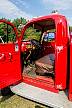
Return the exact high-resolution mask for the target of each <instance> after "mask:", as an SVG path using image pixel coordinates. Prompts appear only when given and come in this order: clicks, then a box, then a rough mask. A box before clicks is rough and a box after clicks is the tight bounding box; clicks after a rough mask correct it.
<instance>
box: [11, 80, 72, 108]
mask: <svg viewBox="0 0 72 108" xmlns="http://www.w3.org/2000/svg"><path fill="white" fill-rule="evenodd" d="M10 88H11V91H12V92H13V93H15V94H17V95H20V96H22V97H25V98H28V99H30V100H33V101H36V102H38V103H42V104H44V105H46V106H50V107H53V108H72V103H71V107H69V101H68V99H67V97H66V95H65V93H64V92H62V91H61V92H59V93H53V92H50V91H47V90H44V89H41V88H38V87H34V86H32V85H29V84H26V83H23V82H22V83H19V84H18V85H15V86H11V87H10Z"/></svg>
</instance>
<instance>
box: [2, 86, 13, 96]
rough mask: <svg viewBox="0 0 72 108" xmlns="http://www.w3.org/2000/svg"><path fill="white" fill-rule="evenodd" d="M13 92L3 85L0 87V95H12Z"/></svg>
mask: <svg viewBox="0 0 72 108" xmlns="http://www.w3.org/2000/svg"><path fill="white" fill-rule="evenodd" d="M12 94H13V93H12V92H11V90H10V88H9V87H5V88H3V89H1V95H2V96H8V95H12Z"/></svg>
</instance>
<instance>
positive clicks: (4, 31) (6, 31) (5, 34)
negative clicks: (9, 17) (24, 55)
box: [0, 23, 16, 43]
mask: <svg viewBox="0 0 72 108" xmlns="http://www.w3.org/2000/svg"><path fill="white" fill-rule="evenodd" d="M15 41H16V35H15V32H14V29H13V28H12V26H10V25H7V24H6V23H0V43H12V42H15Z"/></svg>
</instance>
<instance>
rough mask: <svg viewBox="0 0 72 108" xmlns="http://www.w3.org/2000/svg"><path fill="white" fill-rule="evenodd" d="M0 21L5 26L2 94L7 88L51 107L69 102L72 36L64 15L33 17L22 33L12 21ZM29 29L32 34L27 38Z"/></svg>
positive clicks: (0, 56)
mask: <svg viewBox="0 0 72 108" xmlns="http://www.w3.org/2000/svg"><path fill="white" fill-rule="evenodd" d="M0 22H1V23H4V26H3V27H5V28H4V29H3V30H4V32H5V34H3V35H2V36H0V89H1V92H2V94H3V95H6V94H8V92H9V91H8V90H7V89H8V88H10V90H11V91H12V92H13V93H15V94H17V95H20V96H23V97H25V98H28V99H31V100H33V101H36V102H39V103H42V104H44V105H47V106H51V107H54V108H56V107H57V108H66V106H67V105H68V106H69V105H71V104H72V103H71V102H70V101H68V99H69V100H72V80H71V79H72V67H71V65H72V56H71V55H72V38H71V37H70V34H69V28H68V23H67V19H66V18H65V16H63V15H59V14H51V15H48V16H43V17H38V18H34V19H32V20H31V21H29V22H28V23H27V24H26V25H25V26H24V27H23V28H22V30H21V35H18V31H17V29H16V28H15V27H14V25H13V24H12V23H11V22H8V21H6V20H0ZM9 26H10V27H9ZM8 27H9V28H10V29H11V30H12V32H11V30H9V29H8ZM29 29H32V33H31V35H30V33H29V38H28V37H27V36H26V32H27V30H29ZM11 33H12V36H11V37H10V34H11ZM34 33H35V34H34ZM34 35H36V36H37V38H36V39H35V36H34ZM67 97H68V98H67Z"/></svg>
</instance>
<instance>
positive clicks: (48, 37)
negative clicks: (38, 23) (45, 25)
mask: <svg viewBox="0 0 72 108" xmlns="http://www.w3.org/2000/svg"><path fill="white" fill-rule="evenodd" d="M54 40H55V31H52V30H51V31H50V30H48V31H47V32H44V34H43V41H45V42H49V41H54Z"/></svg>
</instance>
